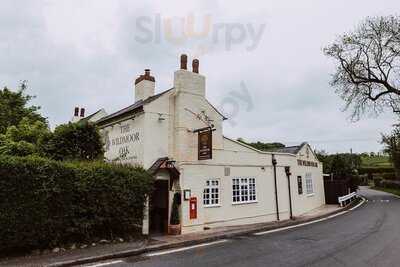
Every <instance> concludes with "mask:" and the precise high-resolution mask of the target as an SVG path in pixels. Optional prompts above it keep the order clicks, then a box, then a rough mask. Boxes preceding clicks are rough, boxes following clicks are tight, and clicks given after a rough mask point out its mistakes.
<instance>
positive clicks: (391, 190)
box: [371, 186, 400, 196]
mask: <svg viewBox="0 0 400 267" xmlns="http://www.w3.org/2000/svg"><path fill="white" fill-rule="evenodd" d="M371 189H374V190H379V191H383V192H386V193H391V194H394V195H397V196H400V189H394V188H385V187H376V186H374V187H371Z"/></svg>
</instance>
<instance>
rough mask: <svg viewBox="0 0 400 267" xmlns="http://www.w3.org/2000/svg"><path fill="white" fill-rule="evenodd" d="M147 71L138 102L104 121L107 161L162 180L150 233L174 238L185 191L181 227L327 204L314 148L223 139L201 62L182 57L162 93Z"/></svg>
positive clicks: (146, 227) (261, 218) (147, 225)
mask: <svg viewBox="0 0 400 267" xmlns="http://www.w3.org/2000/svg"><path fill="white" fill-rule="evenodd" d="M154 91H155V79H154V77H153V76H151V74H150V70H145V73H144V74H143V75H140V77H138V78H137V79H136V81H135V103H133V104H132V105H130V106H128V107H126V108H124V109H122V110H119V111H117V112H115V113H112V114H110V115H107V116H104V117H102V118H101V119H99V120H96V123H97V124H98V126H99V127H100V129H101V130H100V131H101V133H102V135H103V136H104V140H105V157H106V158H107V159H108V160H118V161H121V162H124V163H129V164H137V165H141V166H143V167H144V168H145V169H148V170H149V171H150V172H151V173H152V174H153V175H154V177H155V179H156V180H155V189H154V193H153V195H152V196H151V197H150V198H149V203H148V204H147V206H146V210H145V219H144V222H143V233H144V234H149V233H150V234H151V233H155V232H158V233H160V232H161V233H168V229H169V228H170V227H171V225H170V217H171V211H172V202H173V199H174V195H175V193H176V192H178V193H180V199H181V201H180V203H179V219H180V224H179V226H178V227H179V230H180V232H181V233H189V232H196V231H202V230H204V229H209V228H213V227H218V226H228V225H242V224H251V223H262V222H272V221H277V220H287V219H290V218H291V217H292V218H294V217H296V216H299V215H301V214H304V213H305V212H308V211H311V210H313V209H315V208H317V207H319V206H321V205H324V204H325V196H324V184H323V176H322V164H321V163H320V162H319V161H318V159H317V158H316V156H315V154H314V153H313V151H312V149H311V148H310V146H309V145H308V144H307V143H303V144H301V145H299V146H295V147H286V148H284V149H281V150H279V151H276V152H264V151H259V150H257V149H254V148H252V147H250V146H247V145H245V144H242V143H240V142H238V141H235V140H232V139H229V138H227V137H225V136H224V135H223V121H224V120H226V119H227V118H225V117H224V116H223V115H222V114H221V113H220V112H219V111H218V110H217V109H216V108H214V107H213V106H212V105H211V104H210V103H209V102H208V101H207V99H206V79H205V77H204V76H203V75H201V74H199V61H198V60H196V59H195V60H193V62H192V70H188V68H187V56H186V55H182V56H181V66H180V69H179V70H177V71H175V73H174V84H173V87H172V88H171V89H169V90H166V91H164V92H161V93H159V94H154Z"/></svg>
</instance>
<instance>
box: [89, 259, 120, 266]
mask: <svg viewBox="0 0 400 267" xmlns="http://www.w3.org/2000/svg"><path fill="white" fill-rule="evenodd" d="M117 263H123V261H121V260H116V261H109V262H103V263H97V264H93V265H87V266H86V267H100V266H107V265H113V264H117Z"/></svg>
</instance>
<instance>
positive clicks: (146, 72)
mask: <svg viewBox="0 0 400 267" xmlns="http://www.w3.org/2000/svg"><path fill="white" fill-rule="evenodd" d="M143 80H148V81H151V82H155V81H156V80H155V79H154V77H153V76H151V75H150V69H145V70H144V74H143V75H140V76H139V77H138V78H137V79H136V80H135V85H136V84H138V83H140V82H141V81H143Z"/></svg>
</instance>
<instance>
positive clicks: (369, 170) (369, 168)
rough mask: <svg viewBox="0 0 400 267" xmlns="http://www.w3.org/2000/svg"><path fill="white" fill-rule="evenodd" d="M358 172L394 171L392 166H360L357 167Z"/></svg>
mask: <svg viewBox="0 0 400 267" xmlns="http://www.w3.org/2000/svg"><path fill="white" fill-rule="evenodd" d="M358 173H359V174H368V173H394V168H393V167H362V168H360V169H358Z"/></svg>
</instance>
